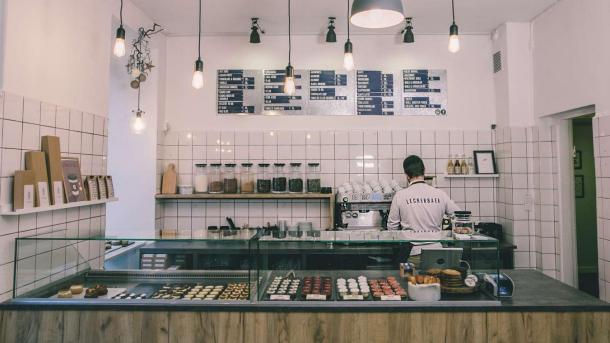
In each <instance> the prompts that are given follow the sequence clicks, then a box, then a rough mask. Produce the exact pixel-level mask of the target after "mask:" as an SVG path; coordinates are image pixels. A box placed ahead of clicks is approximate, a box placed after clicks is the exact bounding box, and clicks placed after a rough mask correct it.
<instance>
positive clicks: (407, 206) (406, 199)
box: [388, 155, 460, 263]
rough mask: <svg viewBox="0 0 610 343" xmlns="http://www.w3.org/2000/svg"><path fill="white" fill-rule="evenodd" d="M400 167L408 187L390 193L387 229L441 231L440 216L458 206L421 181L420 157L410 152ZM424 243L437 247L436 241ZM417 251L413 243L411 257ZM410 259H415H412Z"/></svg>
mask: <svg viewBox="0 0 610 343" xmlns="http://www.w3.org/2000/svg"><path fill="white" fill-rule="evenodd" d="M402 167H403V169H404V171H405V174H407V181H408V184H409V186H408V187H407V188H405V189H403V190H400V191H398V192H397V193H396V195H394V199H393V200H392V206H391V207H390V214H389V216H388V229H389V230H401V229H402V230H414V231H417V232H437V231H441V225H442V223H443V216H444V215H445V214H447V215H450V214H453V212H455V211H459V210H460V209H459V207H458V206H457V205H456V204H455V203H454V202H453V200H451V198H449V196H448V195H447V194H446V193H445V192H443V191H442V190H440V189H437V188H434V187H432V186H430V185H428V184H427V183H426V182H425V180H424V174H425V167H424V162H423V161H422V159H421V158H419V157H418V156H415V155H411V156H409V157H407V158H406V159H405V160H404V162H403V164H402ZM414 245H419V244H414ZM428 246H429V247H440V245H439V244H434V245H432V244H430V245H428ZM419 254H421V247H420V246H415V247H414V248H413V249H412V250H411V256H415V255H419ZM413 262H415V263H417V262H419V261H417V260H414V261H413Z"/></svg>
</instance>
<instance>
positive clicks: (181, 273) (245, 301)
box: [11, 229, 500, 309]
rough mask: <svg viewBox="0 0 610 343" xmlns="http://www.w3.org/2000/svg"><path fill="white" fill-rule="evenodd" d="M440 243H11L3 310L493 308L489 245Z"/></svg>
mask: <svg viewBox="0 0 610 343" xmlns="http://www.w3.org/2000/svg"><path fill="white" fill-rule="evenodd" d="M449 235H451V232H450V231H448V232H446V233H439V234H434V235H433V234H430V235H429V236H423V237H422V236H421V234H420V235H418V236H415V235H414V234H412V233H411V232H408V231H315V230H306V231H295V232H292V231H290V232H288V234H286V235H278V234H276V232H273V231H272V230H263V229H259V230H218V231H208V232H207V234H206V235H205V236H204V237H201V238H197V239H148V238H127V237H120V238H109V237H96V238H79V237H70V238H67V237H53V236H50V237H46V236H45V237H41V236H35V237H25V238H18V239H16V246H15V256H16V260H17V263H16V264H15V274H14V296H13V299H12V300H11V302H13V303H17V304H18V303H26V304H30V305H32V304H41V305H45V304H51V305H60V306H70V305H80V306H83V305H85V306H97V305H102V306H103V305H105V306H120V305H121V304H127V305H132V306H133V305H134V304H141V305H142V306H148V305H154V306H161V307H164V306H209V307H210V308H215V307H216V308H218V307H223V306H229V307H231V306H242V307H246V308H247V307H270V308H287V307H288V308H291V307H292V308H295V309H296V308H318V307H320V308H324V307H328V308H332V307H354V306H355V307H384V306H386V307H387V306H390V307H409V306H470V305H472V306H480V305H485V306H490V305H491V306H495V305H500V301H499V300H498V298H497V297H496V296H494V294H493V289H494V288H493V287H489V285H487V284H486V283H487V282H489V280H491V279H493V278H492V277H489V276H490V275H491V276H493V275H498V274H499V270H498V265H499V262H498V261H499V258H498V241H497V240H496V239H494V238H490V237H486V236H482V235H476V234H475V235H472V236H469V237H468V239H455V238H453V237H451V236H449ZM416 237H417V238H416ZM419 251H421V254H419V255H418V256H417V257H415V256H411V252H419Z"/></svg>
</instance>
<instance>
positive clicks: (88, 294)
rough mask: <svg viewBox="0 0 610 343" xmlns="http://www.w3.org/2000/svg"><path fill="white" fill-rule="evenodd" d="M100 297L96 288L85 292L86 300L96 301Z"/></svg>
mask: <svg viewBox="0 0 610 343" xmlns="http://www.w3.org/2000/svg"><path fill="white" fill-rule="evenodd" d="M98 296H99V294H98V292H97V289H95V288H87V290H86V291H85V298H88V299H94V298H97V297H98Z"/></svg>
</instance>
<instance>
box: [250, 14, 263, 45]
mask: <svg viewBox="0 0 610 343" xmlns="http://www.w3.org/2000/svg"><path fill="white" fill-rule="evenodd" d="M250 20H252V25H251V26H250V30H252V31H250V43H252V44H258V43H260V42H261V36H260V34H259V33H258V31H260V33H262V34H265V30H263V29H262V28H261V27H260V25H258V18H250Z"/></svg>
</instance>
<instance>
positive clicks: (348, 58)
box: [343, 39, 354, 71]
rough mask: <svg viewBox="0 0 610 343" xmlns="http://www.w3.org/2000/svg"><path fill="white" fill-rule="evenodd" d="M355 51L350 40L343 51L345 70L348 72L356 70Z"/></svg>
mask: <svg viewBox="0 0 610 343" xmlns="http://www.w3.org/2000/svg"><path fill="white" fill-rule="evenodd" d="M353 50H354V46H353V45H352V42H351V41H350V40H349V39H348V40H347V42H345V47H344V49H343V52H344V54H343V67H344V68H345V70H348V71H349V70H352V69H354V54H353Z"/></svg>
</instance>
